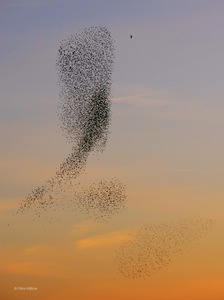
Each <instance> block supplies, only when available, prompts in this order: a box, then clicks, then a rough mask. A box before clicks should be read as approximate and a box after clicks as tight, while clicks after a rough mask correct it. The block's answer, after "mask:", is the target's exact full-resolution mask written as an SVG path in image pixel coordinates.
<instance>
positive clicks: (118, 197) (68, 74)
mask: <svg viewBox="0 0 224 300" xmlns="http://www.w3.org/2000/svg"><path fill="white" fill-rule="evenodd" d="M114 50H115V47H114V42H113V40H112V38H111V34H110V32H109V31H108V30H107V29H106V28H105V27H101V26H99V27H90V28H87V29H85V30H84V31H82V32H81V33H79V34H76V35H72V36H71V37H69V38H67V39H65V40H63V41H62V43H61V45H60V48H59V51H58V58H57V62H56V67H57V70H58V76H59V87H60V103H59V106H58V115H59V119H60V121H61V129H62V131H63V133H64V134H65V136H66V137H67V138H68V140H69V142H70V143H71V144H72V151H71V152H70V154H69V155H68V156H67V157H66V158H65V159H64V161H63V162H62V163H61V164H60V167H59V168H58V170H57V171H56V174H55V176H54V177H52V178H51V179H50V180H47V181H45V182H44V184H42V185H41V186H39V187H37V188H36V189H34V190H33V191H32V192H31V193H30V194H29V195H28V196H27V197H26V199H24V200H23V201H22V202H21V204H20V208H19V212H22V213H23V212H24V210H25V209H27V208H31V207H34V208H35V212H36V214H37V215H38V216H40V215H41V210H44V211H47V209H49V208H50V207H52V206H57V205H59V204H60V205H61V206H62V207H63V209H64V208H65V207H64V206H65V205H66V204H65V203H66V201H62V200H64V197H63V196H62V195H61V196H60V197H58V196H57V195H58V194H60V192H61V191H63V189H64V191H65V190H66V192H67V193H68V191H69V189H70V190H71V189H72V187H73V186H74V180H76V178H77V176H78V175H80V173H81V172H82V171H83V170H84V168H85V166H86V163H87V159H88V156H89V154H90V152H92V151H93V150H101V151H102V150H103V149H104V147H105V145H106V142H107V138H108V133H109V125H110V119H111V83H112V79H111V76H112V70H113V63H114ZM70 199H72V200H70V201H67V205H68V207H69V208H70V209H72V207H77V203H78V207H79V208H80V210H81V211H82V212H83V213H85V214H87V215H88V216H89V217H90V218H94V219H95V220H97V221H103V220H107V219H109V218H110V217H111V216H112V215H113V214H115V213H118V212H120V211H121V210H122V209H124V206H125V200H126V195H125V187H124V185H123V184H122V183H121V182H120V181H119V180H118V179H112V180H110V181H107V180H102V181H100V182H99V183H95V184H93V185H91V186H90V187H84V188H83V190H82V191H81V192H80V193H76V192H75V191H74V194H73V197H72V198H70ZM72 204H74V205H72Z"/></svg>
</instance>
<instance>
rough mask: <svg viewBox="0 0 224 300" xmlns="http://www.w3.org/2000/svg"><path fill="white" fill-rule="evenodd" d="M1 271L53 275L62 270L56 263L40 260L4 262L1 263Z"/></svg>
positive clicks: (15, 273) (30, 274)
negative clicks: (41, 261)
mask: <svg viewBox="0 0 224 300" xmlns="http://www.w3.org/2000/svg"><path fill="white" fill-rule="evenodd" d="M0 271H3V272H4V273H7V274H12V275H29V276H53V275H55V274H57V275H58V274H60V270H59V268H58V266H56V264H54V263H40V262H14V263H3V264H1V265H0Z"/></svg>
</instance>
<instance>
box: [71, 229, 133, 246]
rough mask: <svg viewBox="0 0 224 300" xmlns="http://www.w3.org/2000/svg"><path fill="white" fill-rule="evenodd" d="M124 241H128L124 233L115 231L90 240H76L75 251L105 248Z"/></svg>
mask: <svg viewBox="0 0 224 300" xmlns="http://www.w3.org/2000/svg"><path fill="white" fill-rule="evenodd" d="M126 239H130V236H129V234H128V233H127V232H126V231H115V232H112V233H107V234H102V235H97V236H93V237H91V238H87V239H82V240H78V241H77V242H76V243H75V247H76V248H77V249H88V248H96V247H105V246H111V245H114V244H118V243H120V242H122V241H124V240H126Z"/></svg>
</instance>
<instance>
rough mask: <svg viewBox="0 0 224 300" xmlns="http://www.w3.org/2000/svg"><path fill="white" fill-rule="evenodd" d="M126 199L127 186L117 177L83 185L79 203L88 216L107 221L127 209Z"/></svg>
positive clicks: (95, 219) (98, 220)
mask: <svg viewBox="0 0 224 300" xmlns="http://www.w3.org/2000/svg"><path fill="white" fill-rule="evenodd" d="M126 200H127V197H126V189H125V186H124V185H123V184H122V182H121V181H119V180H118V179H117V178H113V179H111V180H105V179H104V180H101V181H99V182H95V183H93V184H91V185H89V186H88V187H83V189H82V192H81V193H80V195H79V197H78V203H77V204H78V207H79V209H80V211H81V212H82V213H84V214H85V215H87V216H88V218H90V219H93V220H94V221H96V222H106V221H107V220H109V219H110V218H111V217H112V216H113V215H115V214H118V213H120V212H121V211H123V210H124V209H125V207H126V205H125V204H126Z"/></svg>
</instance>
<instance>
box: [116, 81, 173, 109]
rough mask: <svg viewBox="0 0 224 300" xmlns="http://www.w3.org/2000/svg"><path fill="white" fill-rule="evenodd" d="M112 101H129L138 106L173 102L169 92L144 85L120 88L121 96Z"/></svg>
mask: <svg viewBox="0 0 224 300" xmlns="http://www.w3.org/2000/svg"><path fill="white" fill-rule="evenodd" d="M113 101H114V102H115V103H116V102H120V103H122V102H123V103H129V104H132V105H135V106H140V107H147V106H149V107H163V106H170V105H173V104H174V101H173V100H172V95H171V92H169V91H161V90H156V89H151V88H148V87H145V86H131V87H126V88H124V89H122V92H121V96H118V97H115V98H113Z"/></svg>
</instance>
